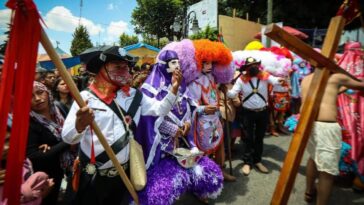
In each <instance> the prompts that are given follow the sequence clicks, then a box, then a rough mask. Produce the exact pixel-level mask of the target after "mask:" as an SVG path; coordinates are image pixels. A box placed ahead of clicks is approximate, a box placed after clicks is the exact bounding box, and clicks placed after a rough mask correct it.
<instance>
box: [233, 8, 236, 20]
mask: <svg viewBox="0 0 364 205" xmlns="http://www.w3.org/2000/svg"><path fill="white" fill-rule="evenodd" d="M235 16H236V9H233V18H235Z"/></svg>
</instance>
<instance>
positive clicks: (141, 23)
mask: <svg viewBox="0 0 364 205" xmlns="http://www.w3.org/2000/svg"><path fill="white" fill-rule="evenodd" d="M182 9H183V0H137V6H136V8H135V9H134V10H133V13H132V20H131V22H132V24H133V25H134V26H135V32H136V33H138V34H149V35H155V36H156V38H157V39H160V38H162V37H167V38H168V39H170V40H172V39H173V28H172V27H171V25H172V24H173V22H174V19H175V17H176V16H177V15H178V14H179V13H182Z"/></svg>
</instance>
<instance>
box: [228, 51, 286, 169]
mask: <svg viewBox="0 0 364 205" xmlns="http://www.w3.org/2000/svg"><path fill="white" fill-rule="evenodd" d="M260 63H261V62H260V61H257V60H256V59H254V58H252V57H248V58H247V59H246V60H245V64H244V65H243V66H242V68H241V72H243V74H242V75H241V76H240V77H239V78H238V79H237V81H236V82H235V84H234V86H233V88H232V89H231V90H229V91H228V92H227V97H229V98H234V97H236V96H237V95H238V94H239V93H241V94H242V95H241V102H242V106H243V111H242V115H243V116H242V120H243V122H242V124H243V127H244V130H245V132H246V134H245V136H246V138H245V139H244V145H245V149H244V155H243V160H244V166H243V168H242V172H243V174H244V175H249V173H250V170H251V168H252V166H253V165H255V166H256V167H257V169H258V170H259V171H260V172H262V173H268V172H269V170H268V169H267V168H266V167H265V166H264V165H263V164H262V162H261V161H262V153H263V138H264V135H265V131H266V129H267V126H268V123H269V112H268V109H267V103H268V83H270V84H279V83H281V82H282V80H281V79H280V78H276V77H274V76H271V75H269V74H268V73H267V72H264V71H262V68H261V66H260ZM223 89H225V90H226V88H223Z"/></svg>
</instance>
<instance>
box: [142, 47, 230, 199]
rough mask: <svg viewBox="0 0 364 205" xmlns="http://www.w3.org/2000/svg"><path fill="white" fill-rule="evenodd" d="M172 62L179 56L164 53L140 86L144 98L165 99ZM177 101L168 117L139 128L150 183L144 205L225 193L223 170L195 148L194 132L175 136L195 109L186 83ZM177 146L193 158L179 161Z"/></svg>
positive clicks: (147, 119) (152, 119)
mask: <svg viewBox="0 0 364 205" xmlns="http://www.w3.org/2000/svg"><path fill="white" fill-rule="evenodd" d="M176 60H177V61H176ZM172 61H174V62H178V55H177V53H176V52H175V51H172V50H162V51H161V53H160V54H159V56H158V60H157V63H156V64H155V66H154V68H153V71H152V73H151V74H150V75H149V77H148V78H147V80H146V81H145V83H144V84H143V85H142V87H141V90H142V92H143V93H144V94H145V95H147V96H149V97H151V98H155V99H157V100H161V99H163V98H164V97H165V95H166V94H167V93H168V92H167V91H168V89H169V88H170V87H171V80H172V72H173V69H174V68H172V67H171V66H170V62H172ZM178 67H179V66H178ZM177 99H178V100H177V103H176V104H175V105H174V106H173V107H172V110H171V111H170V112H169V114H168V115H167V116H161V117H142V118H141V122H140V125H141V126H142V127H140V128H141V129H138V130H140V131H138V134H137V136H138V138H137V140H138V141H139V142H140V143H141V144H142V146H143V149H144V152H145V157H146V166H147V180H148V181H147V186H146V187H145V189H144V190H142V191H140V192H139V193H138V195H139V197H140V202H141V204H149V205H158V204H173V203H174V202H175V200H177V199H178V198H179V197H180V196H181V195H182V194H184V193H185V192H188V191H190V192H192V193H193V194H194V195H196V196H197V197H198V198H201V199H205V198H216V197H217V196H218V195H219V194H220V192H221V190H222V187H223V183H222V182H223V177H222V173H221V170H220V168H219V167H218V165H216V164H215V163H214V162H213V161H212V160H210V159H209V158H208V157H205V156H202V152H200V151H199V150H198V149H197V148H196V146H195V143H194V139H193V133H192V132H189V133H188V134H187V136H181V137H178V136H177V137H175V136H176V133H177V132H178V130H179V129H183V127H184V126H185V123H189V124H190V123H191V115H192V112H193V110H194V106H192V102H191V99H190V98H189V96H188V88H187V87H186V84H185V82H184V81H182V83H181V85H180V88H179V91H178V95H177ZM139 133H140V134H139ZM143 133H144V136H143ZM145 133H146V134H147V135H145ZM142 137H143V138H142ZM181 138H185V139H186V140H182V139H181ZM177 141H178V142H177ZM176 144H179V146H178V147H184V148H186V149H184V150H189V151H190V153H191V155H190V157H188V158H179V156H178V155H176V153H175V151H176V149H177V147H176ZM189 160H193V162H192V163H191V161H189Z"/></svg>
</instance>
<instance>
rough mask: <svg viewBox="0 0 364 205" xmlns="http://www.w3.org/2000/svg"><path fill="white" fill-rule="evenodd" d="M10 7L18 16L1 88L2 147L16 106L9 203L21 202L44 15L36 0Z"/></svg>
mask: <svg viewBox="0 0 364 205" xmlns="http://www.w3.org/2000/svg"><path fill="white" fill-rule="evenodd" d="M6 6H7V7H9V8H10V9H12V10H13V12H14V14H15V15H14V16H13V19H12V22H11V31H10V37H9V41H8V47H7V50H6V54H5V63H4V73H3V75H4V76H3V78H2V79H3V80H4V81H2V86H1V89H0V103H1V105H2V106H1V108H0V141H1V144H0V147H1V149H2V147H3V146H1V145H3V144H4V136H5V131H6V119H7V116H8V113H9V111H10V105H11V103H12V106H13V110H12V111H13V127H12V130H11V137H10V148H9V153H8V158H7V164H6V176H5V185H4V193H3V197H4V198H7V199H8V204H9V205H18V204H20V185H21V182H22V167H23V163H24V158H25V153H26V145H27V138H28V128H29V112H30V102H31V98H32V89H33V81H34V74H35V64H36V58H37V53H38V45H39V40H40V31H41V26H40V22H39V20H40V15H39V13H38V11H37V8H36V6H35V4H34V3H33V1H32V0H23V1H19V0H9V1H8V2H7V4H6ZM11 99H12V100H11ZM11 101H12V102H11Z"/></svg>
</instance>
